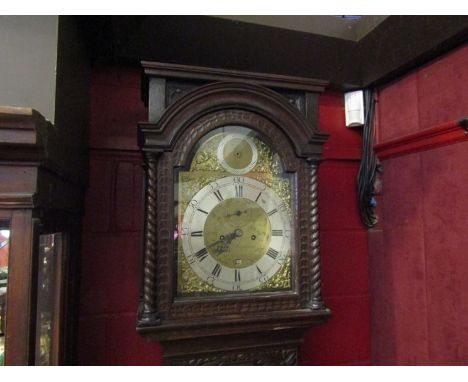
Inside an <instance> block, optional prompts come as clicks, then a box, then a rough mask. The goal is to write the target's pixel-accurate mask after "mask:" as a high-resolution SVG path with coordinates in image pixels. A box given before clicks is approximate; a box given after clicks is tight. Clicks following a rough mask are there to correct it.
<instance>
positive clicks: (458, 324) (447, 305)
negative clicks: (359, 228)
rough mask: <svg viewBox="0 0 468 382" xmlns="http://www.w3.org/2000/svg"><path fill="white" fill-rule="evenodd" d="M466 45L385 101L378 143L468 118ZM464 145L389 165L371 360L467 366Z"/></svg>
mask: <svg viewBox="0 0 468 382" xmlns="http://www.w3.org/2000/svg"><path fill="white" fill-rule="evenodd" d="M467 83H468V46H465V47H462V48H460V49H458V50H456V51H453V52H451V53H449V54H447V55H445V56H444V57H442V58H440V59H438V60H436V61H434V62H432V63H430V64H429V65H426V66H424V67H422V68H420V69H418V70H416V71H414V72H412V73H410V74H408V75H407V76H405V77H404V78H401V79H400V80H398V81H396V82H394V83H392V84H390V85H388V86H387V87H385V88H383V89H381V90H380V92H379V102H378V118H377V125H378V141H379V142H378V143H385V142H388V141H390V140H394V139H396V138H402V137H403V138H404V137H405V136H406V135H408V134H414V133H418V132H423V131H425V130H427V129H429V128H432V127H434V126H437V125H440V124H442V123H445V122H448V121H451V120H458V119H460V118H461V117H463V116H467V115H468V88H467V86H466V84H467ZM467 153H468V141H464V142H458V143H453V144H451V145H448V146H444V147H434V148H433V149H431V150H426V151H416V152H412V153H407V154H402V155H398V156H395V157H392V158H389V159H387V160H385V161H384V162H383V166H384V172H383V191H382V194H381V195H380V197H379V203H380V207H379V214H380V223H379V224H378V225H377V226H376V228H375V229H373V230H371V231H370V235H369V247H370V264H371V267H370V268H371V291H372V293H371V294H372V358H373V363H375V364H386V365H466V364H468V283H467V276H466V275H468V257H467V256H466V254H467V251H466V248H468V235H467V234H466V223H467V222H468V198H467V197H466V195H467V193H468V182H467V179H468V166H467Z"/></svg>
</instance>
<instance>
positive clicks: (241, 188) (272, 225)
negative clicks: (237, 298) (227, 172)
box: [182, 176, 291, 291]
mask: <svg viewBox="0 0 468 382" xmlns="http://www.w3.org/2000/svg"><path fill="white" fill-rule="evenodd" d="M182 228H183V234H182V247H183V251H184V255H185V257H186V260H187V262H188V263H189V264H190V266H191V268H192V269H193V271H194V272H195V273H196V274H197V276H198V277H199V278H200V279H202V280H204V281H205V282H206V283H208V284H210V285H212V286H214V287H216V288H218V289H222V290H225V291H244V290H250V289H253V288H255V287H258V286H259V285H261V284H263V283H265V282H266V281H268V280H269V279H270V278H271V277H272V276H273V275H274V274H275V273H276V272H277V271H278V270H279V269H280V267H281V266H282V265H283V263H284V262H285V260H286V257H287V256H288V255H289V251H290V240H289V238H290V233H291V222H290V218H289V215H288V213H287V211H286V208H285V206H284V205H283V202H282V201H281V199H280V198H279V197H278V195H277V194H276V193H275V192H274V191H273V190H272V189H271V188H269V187H267V186H266V185H265V184H264V183H262V182H259V181H257V180H255V179H251V178H248V177H239V176H228V177H224V178H221V179H218V180H216V181H215V182H212V183H209V184H208V185H206V186H205V187H203V188H202V189H201V190H200V191H198V192H197V193H196V195H195V196H194V197H193V198H192V200H191V201H190V203H189V205H188V207H187V209H186V211H185V213H184V217H183V222H182Z"/></svg>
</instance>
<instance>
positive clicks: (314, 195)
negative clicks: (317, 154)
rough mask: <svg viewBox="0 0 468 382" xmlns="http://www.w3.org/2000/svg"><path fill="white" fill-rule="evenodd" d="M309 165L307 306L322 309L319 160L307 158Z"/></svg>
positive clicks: (323, 306)
mask: <svg viewBox="0 0 468 382" xmlns="http://www.w3.org/2000/svg"><path fill="white" fill-rule="evenodd" d="M307 162H308V166H309V220H310V248H311V256H310V262H309V277H310V290H309V296H310V297H309V302H308V304H307V305H308V308H310V309H313V310H315V309H324V308H325V305H324V303H323V300H322V280H321V274H320V238H319V223H318V167H319V161H318V160H314V159H308V160H307Z"/></svg>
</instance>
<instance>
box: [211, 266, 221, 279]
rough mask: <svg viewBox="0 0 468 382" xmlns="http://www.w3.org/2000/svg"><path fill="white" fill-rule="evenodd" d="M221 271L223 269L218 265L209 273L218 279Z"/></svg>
mask: <svg viewBox="0 0 468 382" xmlns="http://www.w3.org/2000/svg"><path fill="white" fill-rule="evenodd" d="M222 270H223V267H222V266H221V265H219V264H216V265H215V267H214V268H213V270H212V271H211V274H212V275H213V276H214V277H216V278H218V277H219V275H220V274H221V271H222Z"/></svg>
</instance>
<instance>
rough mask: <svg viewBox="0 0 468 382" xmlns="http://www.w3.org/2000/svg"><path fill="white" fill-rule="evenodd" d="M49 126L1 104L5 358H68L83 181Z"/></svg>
mask: <svg viewBox="0 0 468 382" xmlns="http://www.w3.org/2000/svg"><path fill="white" fill-rule="evenodd" d="M67 144H69V143H67V142H63V141H61V140H59V138H58V134H57V132H56V129H55V127H54V126H52V125H51V124H50V123H49V122H48V121H46V120H45V119H44V118H43V117H42V116H41V115H40V114H39V113H37V112H36V111H34V110H32V109H28V108H11V107H0V233H1V234H2V236H1V238H2V251H3V252H0V254H1V255H0V256H1V257H0V269H1V271H2V276H1V278H0V280H1V281H0V282H1V284H0V304H1V308H0V309H1V310H0V313H1V331H0V336H1V343H0V345H1V346H2V348H3V350H2V353H3V354H2V358H3V363H4V364H5V365H34V364H36V365H59V364H68V363H70V362H71V359H72V357H73V343H74V340H73V336H74V332H75V330H74V329H75V327H76V325H75V322H74V316H76V315H74V312H75V311H76V307H77V300H78V299H77V296H76V292H77V288H76V287H77V281H78V280H77V271H76V270H77V258H78V254H79V243H80V231H81V228H80V226H81V211H82V201H81V197H82V196H81V195H82V186H81V185H80V184H77V183H76V181H74V180H73V179H72V177H71V176H69V175H68V174H69V172H68V169H66V168H63V165H62V162H61V161H60V158H59V156H57V154H56V148H57V147H58V146H59V145H62V147H61V148H63V145H67Z"/></svg>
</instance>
